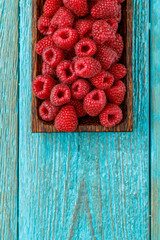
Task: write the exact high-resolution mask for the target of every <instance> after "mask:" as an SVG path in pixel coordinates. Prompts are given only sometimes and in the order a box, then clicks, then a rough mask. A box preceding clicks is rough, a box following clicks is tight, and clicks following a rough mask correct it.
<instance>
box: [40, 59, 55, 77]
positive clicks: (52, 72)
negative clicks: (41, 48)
mask: <svg viewBox="0 0 160 240" xmlns="http://www.w3.org/2000/svg"><path fill="white" fill-rule="evenodd" d="M42 75H49V76H51V77H55V75H56V70H55V68H52V67H51V66H49V65H48V64H47V63H45V62H43V64H42Z"/></svg>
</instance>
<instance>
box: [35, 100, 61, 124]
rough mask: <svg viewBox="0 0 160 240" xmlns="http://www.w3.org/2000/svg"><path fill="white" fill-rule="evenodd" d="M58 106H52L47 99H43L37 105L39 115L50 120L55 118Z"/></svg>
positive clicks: (45, 119)
mask: <svg viewBox="0 0 160 240" xmlns="http://www.w3.org/2000/svg"><path fill="white" fill-rule="evenodd" d="M58 112H59V107H56V106H53V105H52V103H51V102H50V101H49V100H45V101H44V102H43V103H42V104H41V106H40V107H39V116H40V117H41V118H42V120H44V121H52V120H54V119H55V117H56V115H57V113H58Z"/></svg>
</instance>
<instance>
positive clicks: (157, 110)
mask: <svg viewBox="0 0 160 240" xmlns="http://www.w3.org/2000/svg"><path fill="white" fill-rule="evenodd" d="M159 11H160V2H159V1H158V0H154V1H153V0H152V1H151V45H150V46H151V239H153V240H154V239H160V107H159V104H160V65H159V56H160V18H159Z"/></svg>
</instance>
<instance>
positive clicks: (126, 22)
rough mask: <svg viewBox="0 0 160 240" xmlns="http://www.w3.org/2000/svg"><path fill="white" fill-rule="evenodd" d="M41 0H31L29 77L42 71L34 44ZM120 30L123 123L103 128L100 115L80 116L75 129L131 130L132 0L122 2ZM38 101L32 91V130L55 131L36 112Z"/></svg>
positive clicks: (40, 35)
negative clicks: (125, 72) (125, 91)
mask: <svg viewBox="0 0 160 240" xmlns="http://www.w3.org/2000/svg"><path fill="white" fill-rule="evenodd" d="M43 4H44V0H32V80H33V79H35V77H36V76H37V75H40V74H41V68H42V66H41V65H42V58H41V56H38V55H37V54H36V51H35V49H36V43H37V42H38V41H39V40H40V39H42V37H43V36H42V34H40V33H39V31H38V29H37V22H38V19H39V17H40V16H41V14H42V12H43ZM119 32H120V33H121V35H122V36H123V40H124V46H125V47H124V52H123V56H122V58H121V59H120V62H121V63H123V64H125V66H126V67H127V70H128V74H127V76H126V77H125V78H124V79H123V81H124V83H125V84H126V88H127V94H126V97H125V101H124V103H123V104H122V106H121V108H122V111H123V114H124V118H123V120H122V122H121V123H120V124H119V125H118V126H115V127H112V128H106V127H103V126H101V125H100V122H99V118H98V117H96V118H93V117H89V116H86V117H83V118H82V119H79V125H78V128H77V129H76V132H132V131H133V79H132V52H133V48H132V0H127V1H125V2H124V3H123V4H122V21H121V23H120V24H119ZM40 104H41V101H40V100H39V99H37V98H36V97H35V95H34V93H33V91H32V114H31V116H32V120H31V121H32V122H31V126H32V132H58V131H57V130H56V128H55V127H54V125H53V124H51V123H47V122H45V121H42V120H41V119H40V117H39V114H38V108H39V106H40Z"/></svg>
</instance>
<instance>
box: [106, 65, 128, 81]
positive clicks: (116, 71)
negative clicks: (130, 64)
mask: <svg viewBox="0 0 160 240" xmlns="http://www.w3.org/2000/svg"><path fill="white" fill-rule="evenodd" d="M109 72H110V73H111V74H113V76H114V80H115V81H117V80H119V79H122V78H124V77H125V76H126V74H127V69H126V67H125V66H124V65H123V64H120V63H115V64H113V65H112V66H111V67H110V69H109Z"/></svg>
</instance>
